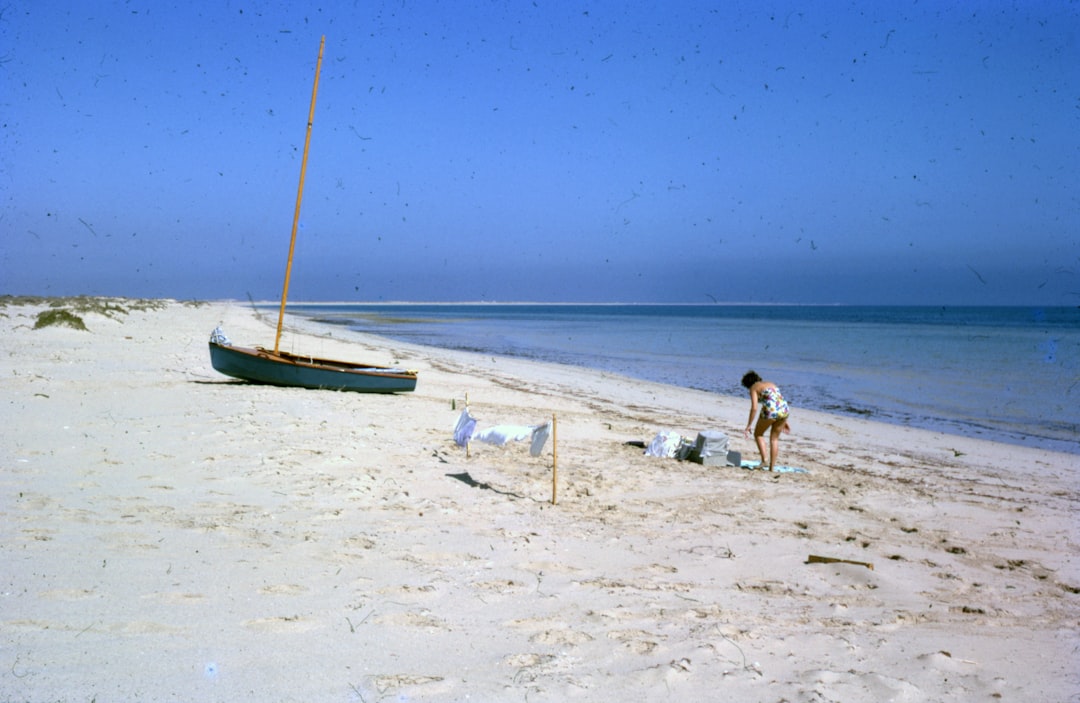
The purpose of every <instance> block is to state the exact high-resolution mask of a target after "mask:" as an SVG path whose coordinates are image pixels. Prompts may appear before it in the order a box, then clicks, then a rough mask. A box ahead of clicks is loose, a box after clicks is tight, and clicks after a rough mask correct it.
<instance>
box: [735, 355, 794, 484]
mask: <svg viewBox="0 0 1080 703" xmlns="http://www.w3.org/2000/svg"><path fill="white" fill-rule="evenodd" d="M742 384H743V387H744V388H747V389H749V391H750V419H748V420H747V421H746V431H745V434H746V435H749V434H750V430H751V428H753V430H754V441H755V442H757V448H758V451H759V452H760V453H761V465H762V466H765V465H766V463H767V464H768V466H769V471H772V470H773V468H774V467H775V466H776V457H777V456H779V454H780V433H781V432H783V431H784V430H787V429H790V427H789V426H788V404H787V401H786V400H784V396H783V395H781V394H780V389H779V388H777V387H776V384H775V383H769V382H768V381H763V380H762V379H761V376H758V375H757V374H756V373H754V372H753V371H748V372H747V374H746V375H745V376H743V379H742ZM759 406H760V407H761V414H760V415H759V414H758V407H759ZM755 415H757V425H754V416H755ZM765 430H769V457H768V460H767V461H766V458H765Z"/></svg>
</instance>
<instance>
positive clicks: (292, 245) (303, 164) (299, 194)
mask: <svg viewBox="0 0 1080 703" xmlns="http://www.w3.org/2000/svg"><path fill="white" fill-rule="evenodd" d="M324 44H326V35H325V34H324V35H323V37H322V39H320V40H319V60H318V61H317V62H316V63H315V85H314V86H312V88H311V109H310V110H309V111H308V120H307V134H306V135H305V136H304V156H303V158H302V159H301V161H300V185H299V187H297V189H296V211H295V212H294V213H293V221H292V236H291V237H290V238H289V261H288V263H287V264H286V265H285V286H284V288H282V291H281V310H279V311H278V320H277V334H276V335H275V336H274V353H275V354H277V353H278V345H279V344H280V343H281V326H282V323H283V322H284V321H285V299H286V298H288V297H289V276H290V275H291V274H292V259H293V251H294V250H295V249H296V226H297V225H298V224H299V222H300V201H301V200H302V199H303V197H304V174H305V173H306V172H307V155H308V146H310V145H311V123H312V122H314V121H315V95H316V94H317V93H318V92H319V69H321V68H322V56H323V45H324Z"/></svg>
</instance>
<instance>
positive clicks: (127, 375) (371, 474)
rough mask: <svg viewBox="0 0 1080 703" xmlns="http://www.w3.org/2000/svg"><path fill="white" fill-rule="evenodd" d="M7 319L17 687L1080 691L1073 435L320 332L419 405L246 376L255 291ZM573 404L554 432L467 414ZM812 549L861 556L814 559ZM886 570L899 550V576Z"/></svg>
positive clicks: (300, 340) (759, 697)
mask: <svg viewBox="0 0 1080 703" xmlns="http://www.w3.org/2000/svg"><path fill="white" fill-rule="evenodd" d="M46 309H48V308H47V303H46V302H44V301H29V302H17V301H16V302H9V303H8V304H7V305H6V306H4V307H0V329H2V330H3V334H2V335H0V359H2V368H0V371H2V374H3V402H4V408H5V419H6V421H5V422H4V423H3V425H2V430H0V437H2V440H0V447H2V450H0V456H2V461H3V464H2V469H3V471H2V473H0V480H2V482H3V487H2V491H0V517H2V521H0V524H2V527H0V529H2V540H0V543H2V556H0V563H2V564H3V566H2V567H0V652H2V661H0V701H30V702H35V703H38V702H40V703H45V702H55V701H65V702H67V701H96V702H97V703H107V702H112V701H136V700H137V701H259V702H266V701H362V702H364V703H374V702H375V701H466V700H469V701H529V702H530V703H538V702H540V701H566V700H582V701H620V702H621V701H629V700H642V701H645V700H647V701H666V700H671V701H681V702H685V701H714V700H731V701H763V702H765V701H768V702H780V701H791V702H793V701H844V702H845V703H851V702H856V703H857V702H863V701H865V702H867V703H869V702H871V701H873V702H875V703H879V702H881V701H912V702H914V701H978V700H1006V701H1035V700H1038V701H1078V700H1080V673H1078V671H1080V666H1078V663H1080V654H1078V652H1080V559H1078V557H1080V549H1078V523H1077V515H1078V514H1080V512H1078V509H1080V505H1078V502H1080V501H1078V498H1080V486H1078V485H1077V481H1076V476H1077V468H1076V466H1077V463H1078V462H1077V456H1076V455H1070V454H1062V453H1054V452H1047V451H1041V450H1036V449H1029V448H1024V447H1019V446H1012V445H1006V444H997V443H992V442H986V441H979V440H973V439H965V438H960V437H955V436H950V435H944V434H937V433H934V432H928V431H923V430H915V429H910V428H905V427H899V426H891V425H885V424H878V423H873V422H867V421H861V420H855V419H849V418H840V417H837V416H832V415H827V414H823V413H813V412H809V411H803V410H800V409H799V408H794V413H793V417H792V422H793V426H794V432H793V433H792V434H790V435H788V436H787V437H786V438H785V440H784V444H783V448H782V450H783V452H784V453H783V456H782V463H784V464H790V465H794V466H797V467H801V468H804V469H805V470H806V473H801V474H795V473H784V474H770V473H767V472H762V471H750V470H745V469H739V468H734V467H714V466H702V465H699V464H695V463H691V462H684V461H676V460H673V459H662V458H653V457H646V456H644V455H643V453H642V451H641V450H640V449H638V448H635V447H632V446H628V444H627V442H631V441H637V442H643V441H644V442H647V441H648V440H650V439H651V438H652V437H653V436H654V435H655V434H656V433H657V432H659V431H661V430H671V431H675V432H679V433H681V434H684V435H686V436H688V437H689V438H691V439H692V438H693V437H695V436H696V434H697V433H698V432H700V431H702V430H718V431H721V432H724V433H726V434H727V435H728V436H729V437H730V438H731V446H732V448H733V449H737V450H740V451H742V452H743V454H744V457H747V458H754V454H755V450H754V449H753V446H752V443H751V441H749V440H746V439H744V438H743V437H742V427H743V426H744V425H745V422H746V415H747V410H748V402H747V401H745V400H744V399H743V398H741V397H740V398H729V397H724V396H718V395H715V394H710V393H705V392H701V391H690V390H685V389H681V388H676V387H671V386H663V385H658V384H651V383H645V382H640V381H635V380H631V379H627V378H622V377H617V376H612V375H610V374H605V373H600V372H594V371H588V370H582V369H576V368H569V367H561V366H555V365H547V364H539V363H534V362H525V361H517V360H510V359H504V358H491V357H487V356H478V355H474V354H468V353H464V352H452V351H445V350H438V349H429V348H422V347H416V346H409V345H406V344H399V343H391V342H388V341H387V340H384V339H379V338H374V337H369V336H365V335H361V334H357V333H354V332H350V331H348V330H345V329H341V330H336V329H335V330H332V331H331V332H332V333H331V332H328V331H327V330H325V329H322V328H317V327H315V326H314V325H313V324H312V323H304V322H301V321H299V320H290V321H289V328H288V330H287V332H286V335H285V337H284V338H283V342H282V348H283V349H286V350H288V351H295V352H301V353H307V354H311V355H314V356H323V357H330V358H339V359H348V360H352V361H365V362H368V363H372V364H396V365H401V366H404V367H407V368H414V369H417V370H419V372H420V380H419V384H418V386H417V390H416V392H414V393H411V394H406V395H361V394H352V393H337V392H327V391H307V390H301V389H287V388H274V387H267V386H258V385H250V384H246V383H242V382H238V381H235V380H233V379H229V378H227V377H225V376H222V375H220V374H218V373H217V372H215V371H214V369H213V368H212V367H211V366H210V361H209V356H208V353H207V344H206V343H207V339H208V338H209V335H210V332H211V330H213V329H214V327H216V326H218V325H221V326H222V327H223V328H224V330H225V332H226V333H227V334H228V335H229V337H230V338H231V339H232V340H233V341H234V342H235V343H237V344H243V345H249V346H253V345H263V346H273V341H274V324H275V323H276V317H275V318H274V319H271V318H270V317H269V316H267V315H265V314H264V315H263V316H261V317H260V316H259V315H258V314H256V312H255V311H254V310H253V309H252V307H251V306H250V305H248V304H246V303H227V302H219V303H203V304H194V303H180V302H173V301H159V302H156V303H154V304H146V303H139V302H138V301H126V300H115V301H111V305H110V308H109V309H107V310H105V312H104V314H103V313H102V312H84V313H80V317H81V318H82V319H83V321H84V322H85V325H86V327H87V329H86V330H85V331H84V330H78V329H73V328H70V327H65V326H49V327H44V328H41V329H34V325H35V321H36V319H37V316H38V313H39V312H41V311H42V310H46ZM466 394H468V399H469V403H470V409H471V411H472V413H473V414H474V415H475V416H476V417H477V418H478V420H479V422H480V425H481V426H485V425H494V424H502V423H512V424H536V423H540V422H544V421H545V420H547V419H550V418H551V417H552V416H553V415H554V416H555V417H557V423H558V424H557V445H555V446H556V448H557V452H558V454H557V468H558V483H557V497H558V500H557V503H555V504H552V500H551V498H552V469H553V464H554V463H555V457H554V456H553V454H552V443H550V442H549V444H548V445H547V447H546V449H545V451H544V453H543V454H542V455H541V456H538V457H532V456H530V455H529V452H528V447H527V444H525V443H514V444H509V445H507V446H505V447H497V446H492V445H485V444H474V445H473V446H472V447H471V449H470V451H469V454H468V455H466V452H465V451H464V450H463V449H461V448H460V447H458V446H456V445H455V444H454V442H453V438H452V431H453V427H454V423H455V421H456V420H457V417H458V414H459V413H460V411H461V409H462V408H463V407H464V403H465V398H466ZM811 555H819V556H826V557H831V558H836V559H842V560H847V561H849V562H859V563H844V562H837V563H817V562H812V561H810V560H809V559H808V557H810V556H811ZM867 565H869V566H872V568H869V566H867Z"/></svg>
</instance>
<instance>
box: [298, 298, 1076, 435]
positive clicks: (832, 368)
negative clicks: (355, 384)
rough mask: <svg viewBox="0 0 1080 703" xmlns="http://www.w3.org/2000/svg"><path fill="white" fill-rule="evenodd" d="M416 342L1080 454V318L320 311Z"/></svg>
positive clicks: (695, 308) (711, 309) (759, 311)
mask: <svg viewBox="0 0 1080 703" xmlns="http://www.w3.org/2000/svg"><path fill="white" fill-rule="evenodd" d="M290 310H291V311H292V312H294V313H299V314H303V315H305V316H309V317H311V318H313V319H315V320H318V321H320V322H323V323H326V324H334V325H347V326H348V327H351V328H353V329H356V330H358V331H362V332H369V333H374V334H378V335H381V336H384V337H388V338H392V339H399V340H403V341H407V342H412V343H417V344H424V345H429V346H435V347H443V348H448V349H461V350H469V351H476V352H482V353H484V354H494V355H503V356H513V357H520V358H526V359H538V360H543V361H551V362H558V363H562V364H571V365H575V366H584V367H589V368H594V369H601V370H605V371H611V372H616V373H620V374H625V375H627V376H632V377H636V378H641V379H646V380H650V381H659V382H662V383H668V384H672V385H678V386H686V387H691V388H697V389H701V390H705V391H711V392H716V393H723V394H727V395H739V396H742V395H745V390H744V389H743V388H742V386H740V385H739V380H740V379H741V378H742V375H743V373H745V372H746V371H747V370H748V369H754V370H756V371H757V372H758V373H759V374H761V375H762V376H763V377H765V378H767V379H769V380H771V381H773V382H775V383H776V384H777V385H779V386H780V387H781V389H782V390H783V391H784V395H785V396H786V397H787V398H788V399H789V401H790V402H791V403H792V404H793V405H794V406H795V407H796V408H798V407H805V408H812V409H817V410H825V411H828V412H833V413H838V414H841V415H850V416H857V417H863V418H867V419H872V420H877V421H881V422H888V423H894V424H899V425H910V426H915V427H924V428H930V429H935V430H939V431H943V432H949V433H953V434H959V435H966V436H972V437H979V438H983V439H994V440H998V441H1004V442H1010V443H1014V444H1023V445H1027V446H1037V447H1043V448H1047V449H1054V450H1058V451H1066V452H1071V453H1078V454H1080V443H1078V440H1080V424H1078V421H1080V412H1078V411H1077V407H1078V405H1080V308H1075V307H1074V308H1064V307H1055V308H1019V307H1008V308H1000V307H975V308H962V307H942V308H937V307H934V308H931V307H849V306H841V307H831V306H830V307H818V306H726V305H503V304H469V305H419V304H401V305H381V304H380V305H333V306H332V305H317V306H303V305H296V306H291V307H290Z"/></svg>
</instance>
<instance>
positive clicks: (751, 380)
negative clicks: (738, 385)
mask: <svg viewBox="0 0 1080 703" xmlns="http://www.w3.org/2000/svg"><path fill="white" fill-rule="evenodd" d="M760 380H761V376H758V375H757V373H755V372H754V371H747V372H746V375H745V376H743V377H742V384H743V388H751V387H753V385H754V384H755V383H757V382H758V381H760Z"/></svg>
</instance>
